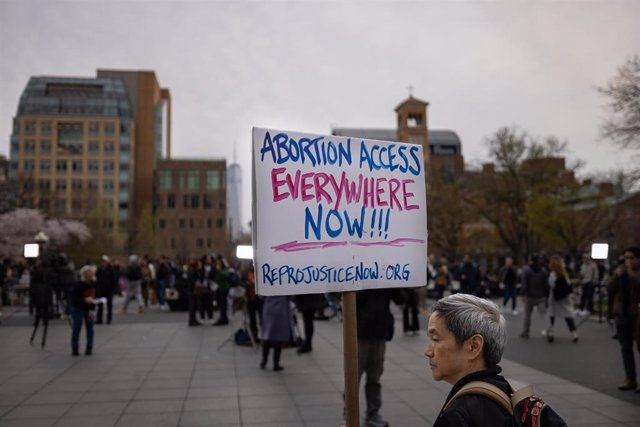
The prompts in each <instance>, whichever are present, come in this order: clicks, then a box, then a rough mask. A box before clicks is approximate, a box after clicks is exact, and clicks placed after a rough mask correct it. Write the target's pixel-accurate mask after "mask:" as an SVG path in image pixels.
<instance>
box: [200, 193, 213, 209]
mask: <svg viewBox="0 0 640 427" xmlns="http://www.w3.org/2000/svg"><path fill="white" fill-rule="evenodd" d="M212 206H213V204H212V203H211V197H209V195H208V194H205V195H203V196H202V207H203V208H205V209H210V208H211V207H212Z"/></svg>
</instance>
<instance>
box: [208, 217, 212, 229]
mask: <svg viewBox="0 0 640 427" xmlns="http://www.w3.org/2000/svg"><path fill="white" fill-rule="evenodd" d="M211 224H213V221H212V220H211V218H209V219H207V228H211Z"/></svg>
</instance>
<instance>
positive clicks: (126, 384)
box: [91, 380, 142, 391]
mask: <svg viewBox="0 0 640 427" xmlns="http://www.w3.org/2000/svg"><path fill="white" fill-rule="evenodd" d="M141 385H142V380H139V381H122V382H98V383H96V384H94V386H93V387H92V388H91V390H100V391H116V390H131V389H138V388H140V386H141Z"/></svg>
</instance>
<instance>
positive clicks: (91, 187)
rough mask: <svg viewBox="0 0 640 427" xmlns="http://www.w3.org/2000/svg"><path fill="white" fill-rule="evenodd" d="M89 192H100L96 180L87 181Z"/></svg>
mask: <svg viewBox="0 0 640 427" xmlns="http://www.w3.org/2000/svg"><path fill="white" fill-rule="evenodd" d="M87 190H98V181H97V180H95V179H90V180H89V181H87Z"/></svg>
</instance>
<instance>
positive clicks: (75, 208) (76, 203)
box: [71, 199, 82, 213]
mask: <svg viewBox="0 0 640 427" xmlns="http://www.w3.org/2000/svg"><path fill="white" fill-rule="evenodd" d="M71 212H73V213H80V212H82V200H80V199H72V200H71Z"/></svg>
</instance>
